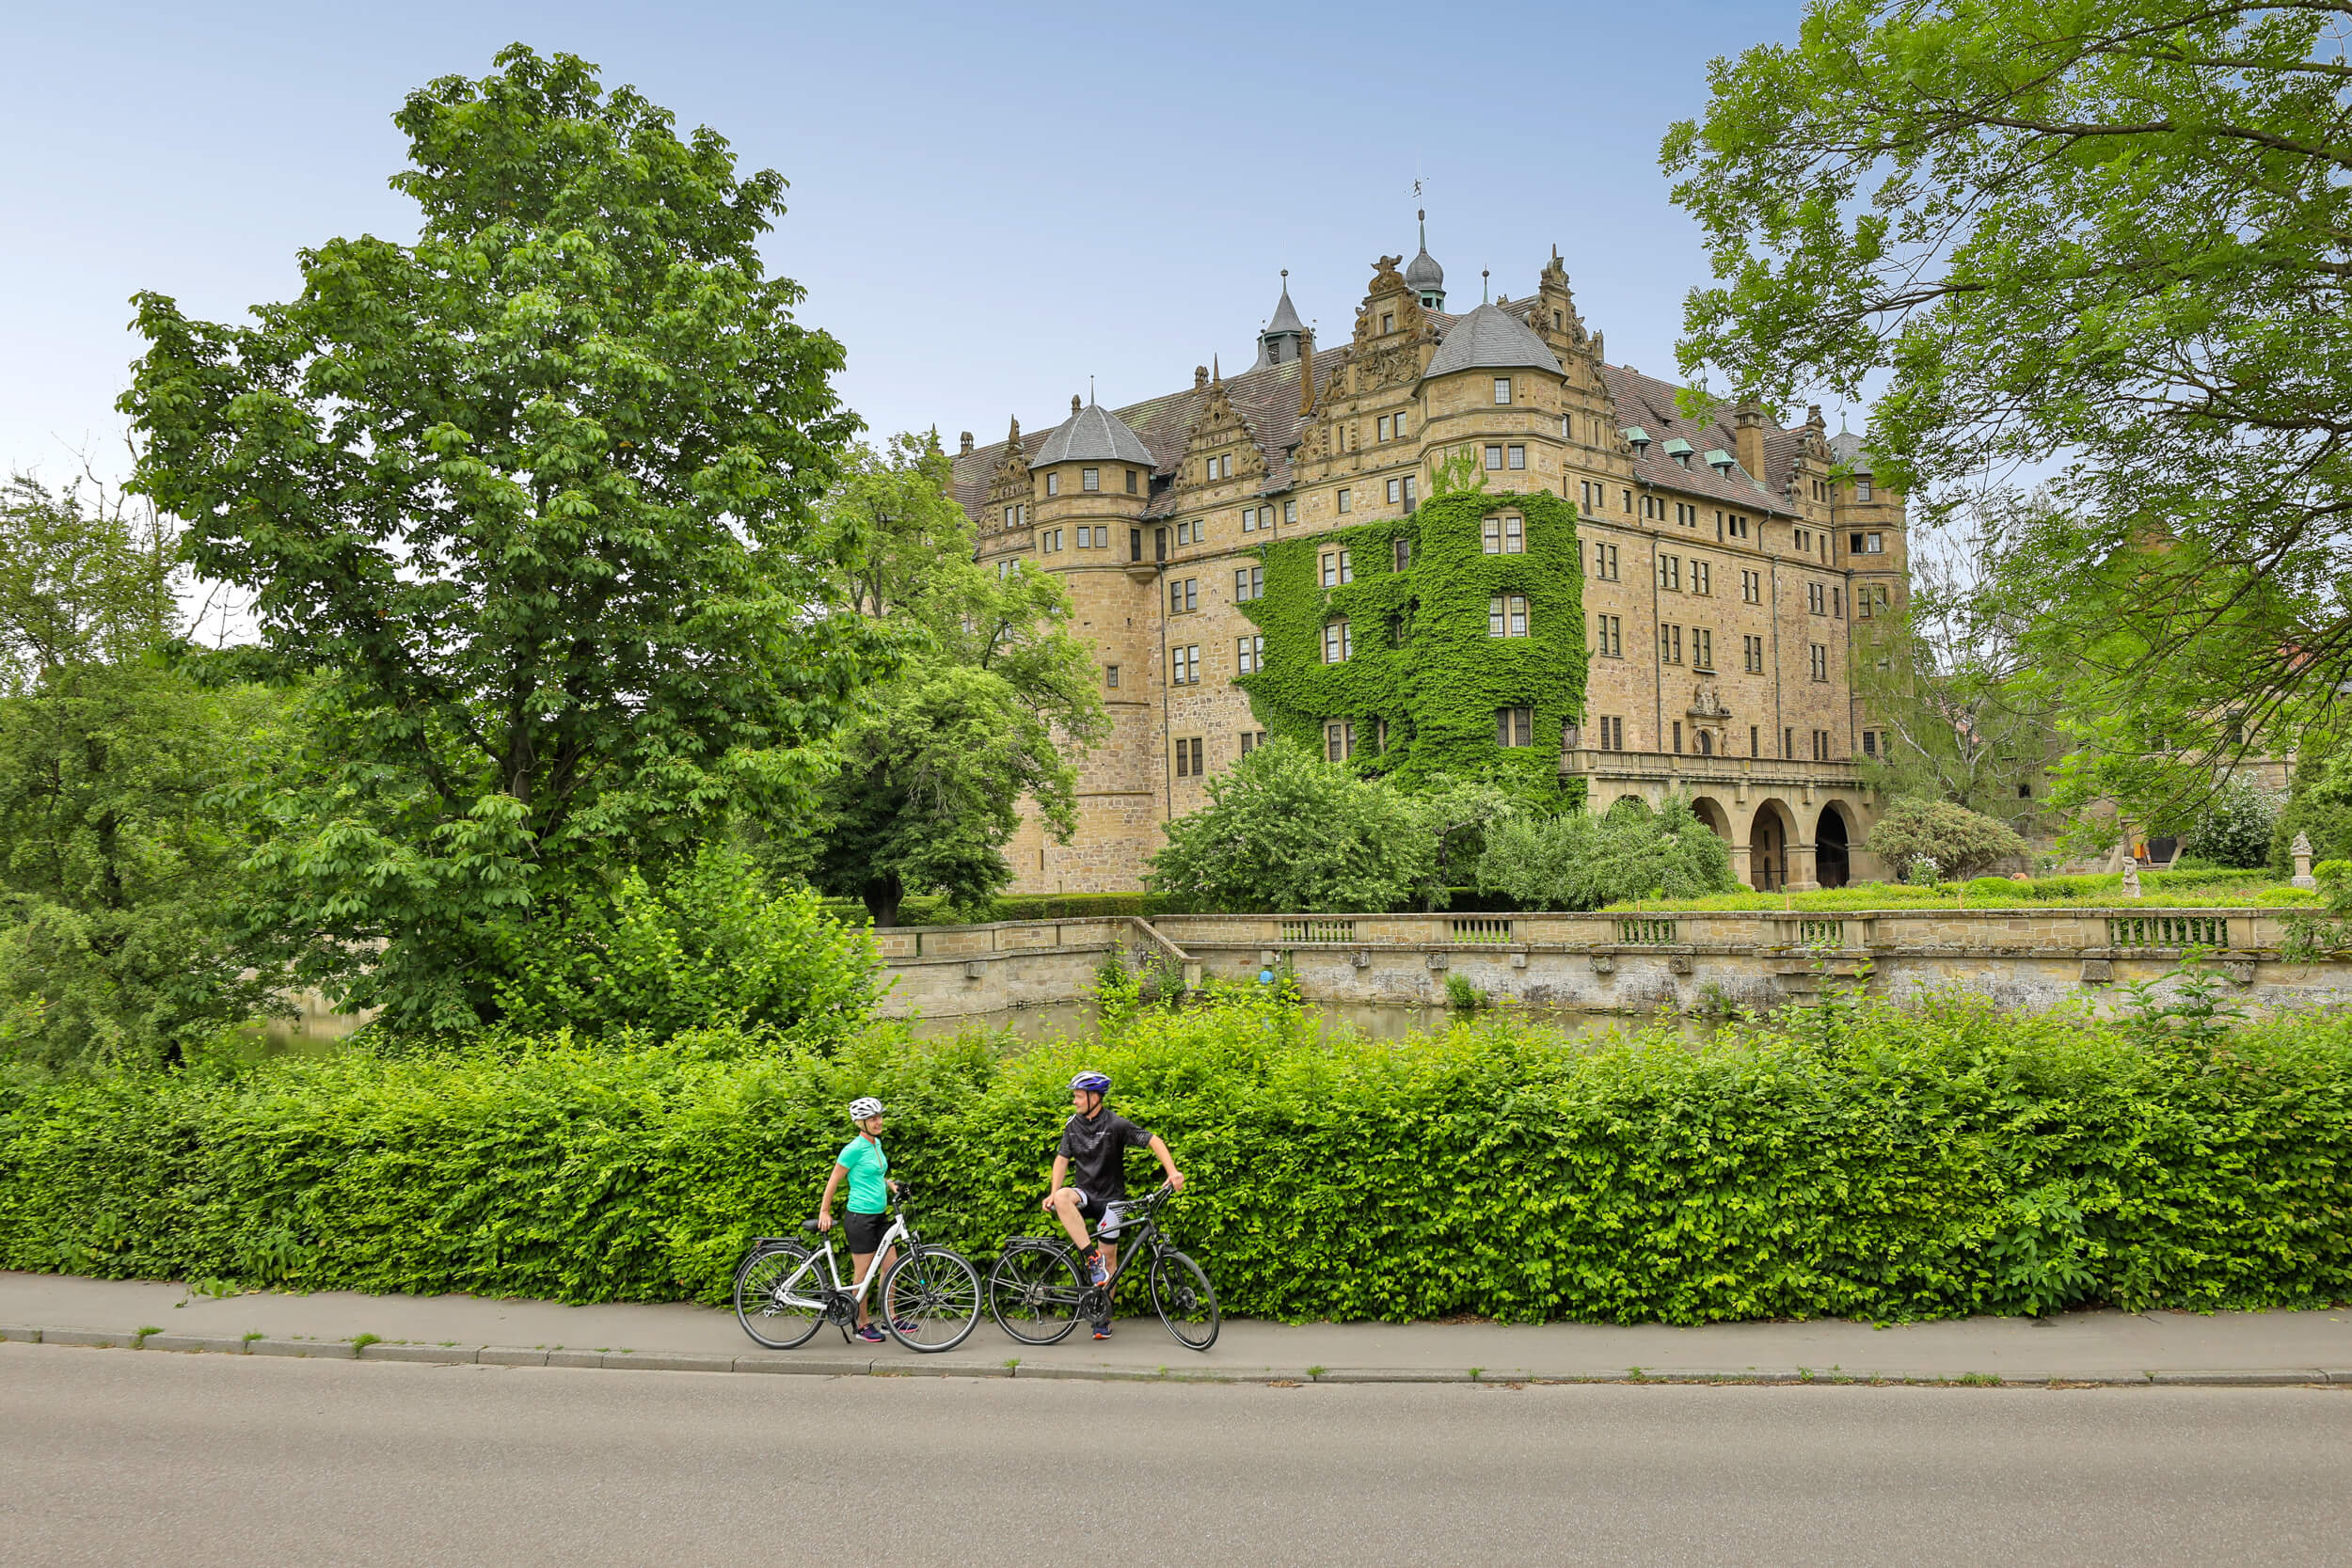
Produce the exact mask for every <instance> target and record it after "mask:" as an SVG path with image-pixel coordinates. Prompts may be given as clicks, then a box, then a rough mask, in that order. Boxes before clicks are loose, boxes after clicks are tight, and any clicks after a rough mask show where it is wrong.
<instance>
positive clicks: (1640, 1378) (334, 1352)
mask: <svg viewBox="0 0 2352 1568" xmlns="http://www.w3.org/2000/svg"><path fill="white" fill-rule="evenodd" d="M0 1342H6V1343H8V1344H20V1345H23V1344H35V1345H59V1346H69V1347H72V1348H74V1349H80V1350H148V1351H165V1352H172V1353H177V1354H183V1355H206V1354H210V1355H272V1356H285V1357H291V1358H294V1359H310V1360H320V1361H355V1360H357V1361H400V1362H408V1363H412V1364H422V1365H426V1366H441V1367H470V1366H484V1367H571V1368H596V1369H600V1370H607V1371H640V1372H759V1373H767V1374H769V1375H771V1376H772V1375H776V1374H779V1373H781V1374H784V1375H786V1376H792V1377H900V1378H940V1377H974V1378H1006V1379H1020V1378H1027V1379H1031V1380H1037V1381H1046V1382H1056V1381H1063V1382H1090V1383H1184V1384H1218V1385H1241V1384H1256V1385H1259V1386H1267V1385H1272V1386H1277V1387H1300V1386H1305V1385H1307V1384H1318V1385H1320V1384H1334V1385H1339V1386H1368V1385H1377V1384H1391V1385H1396V1384H1453V1385H1460V1384H1484V1385H1488V1386H1525V1385H1529V1384H1537V1385H1542V1386H1566V1385H1572V1384H1642V1385H1649V1384H1676V1385H1681V1386H1691V1385H1704V1386H1759V1387H1796V1386H1810V1387H1826V1386H1839V1387H1906V1388H1961V1387H1966V1388H2054V1387H2062V1388H2309V1387H2323V1388H2324V1387H2337V1388H2352V1367H2324V1368H2323V1367H2291V1368H2276V1369H2271V1370H2239V1371H2228V1370H2212V1371H2200V1370H2185V1371H2144V1372H2135V1373H2130V1374H2120V1373H2112V1372H2092V1373H2087V1374H2086V1373H2076V1372H2064V1371H2033V1372H2028V1373H2021V1374H2018V1375H2014V1376H2008V1377H2004V1376H2002V1375H2001V1374H1999V1373H1996V1372H1911V1373H1897V1372H1847V1371H1839V1370H1822V1369H1820V1368H1781V1367H1747V1368H1742V1369H1740V1370H1670V1369H1666V1368H1656V1367H1643V1368H1630V1367H1628V1368H1621V1369H1616V1370H1593V1371H1590V1372H1535V1371H1528V1370H1511V1369H1505V1368H1499V1367H1481V1368H1478V1369H1476V1370H1470V1369H1467V1368H1466V1369H1463V1370H1458V1371H1456V1370H1444V1369H1438V1368H1416V1367H1314V1368H1304V1369H1288V1370H1285V1369H1282V1368H1274V1367H1263V1368H1257V1369H1251V1370H1245V1369H1242V1368H1238V1367H1207V1366H1202V1367H1185V1366H1182V1365H1169V1366H1166V1367H1067V1366H1064V1367H1057V1366H1042V1365H1040V1366H1031V1365H1028V1364H1026V1363H1024V1362H1020V1361H1018V1360H1015V1361H1012V1362H1005V1361H971V1360H938V1359H933V1358H931V1357H928V1356H926V1357H923V1358H920V1359H915V1360H908V1361H898V1360H895V1359H894V1360H887V1361H884V1360H879V1359H874V1358H871V1357H867V1356H862V1355H855V1356H839V1355H810V1356H795V1355H788V1354H778V1353H775V1352H770V1353H768V1354H761V1355H716V1354H691V1353H678V1352H672V1353H667V1354H660V1353H654V1352H638V1351H627V1350H619V1351H613V1350H604V1351H597V1350H561V1349H559V1350H542V1349H530V1350H525V1349H520V1348H516V1347H513V1346H502V1345H482V1346H467V1345H409V1344H395V1343H392V1342H390V1341H389V1340H383V1339H375V1340H371V1341H369V1342H368V1343H367V1344H365V1345H360V1346H357V1347H355V1346H354V1345H353V1344H352V1342H351V1341H350V1340H348V1339H273V1338H267V1337H264V1336H255V1337H254V1338H250V1339H227V1338H205V1337H203V1336H199V1335H193V1334H149V1335H146V1336H144V1337H142V1336H140V1335H137V1334H124V1333H120V1332H111V1331H106V1330H101V1329H87V1328H33V1327H26V1326H21V1325H16V1324H0Z"/></svg>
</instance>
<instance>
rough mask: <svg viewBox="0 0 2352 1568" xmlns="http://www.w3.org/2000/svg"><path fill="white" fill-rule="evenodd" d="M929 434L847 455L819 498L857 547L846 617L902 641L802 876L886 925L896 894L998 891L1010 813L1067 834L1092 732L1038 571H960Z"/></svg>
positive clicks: (940, 464)
mask: <svg viewBox="0 0 2352 1568" xmlns="http://www.w3.org/2000/svg"><path fill="white" fill-rule="evenodd" d="M947 482H948V464H947V458H946V453H944V452H943V451H941V450H940V447H939V438H938V436H937V434H936V433H931V434H928V435H925V436H898V437H895V438H894V439H893V440H892V442H891V444H890V447H889V449H888V450H887V451H882V452H877V451H872V450H871V449H868V448H864V447H861V448H859V449H858V451H857V452H856V453H855V455H854V457H853V459H852V460H851V462H850V465H849V467H848V469H847V471H846V472H845V473H844V474H843V476H842V478H841V480H840V481H839V482H838V483H836V484H835V485H834V488H833V490H832V491H831V493H829V494H828V495H827V497H826V499H825V503H824V515H825V518H826V520H827V522H828V523H829V524H830V526H831V527H832V528H833V529H834V531H835V533H836V534H837V535H838V536H839V537H841V538H843V539H845V540H855V541H857V542H858V544H857V547H856V549H855V551H854V553H853V554H852V555H851V556H850V562H849V565H848V566H847V568H846V572H845V581H846V585H847V591H848V593H849V595H850V600H851V602H852V603H854V604H855V605H856V606H857V608H858V609H859V610H862V611H863V612H864V613H865V614H866V615H869V616H872V617H875V618H876V619H878V620H879V621H880V622H881V623H882V625H883V626H886V627H888V628H890V629H892V630H894V631H896V632H898V633H900V634H902V636H901V641H903V642H904V644H905V646H906V648H907V654H906V659H905V663H904V666H903V668H901V669H900V671H899V672H898V674H897V675H896V676H895V677H893V678H892V679H890V680H888V681H885V682H883V683H882V685H880V686H879V687H878V688H876V689H875V690H874V692H873V694H872V700H871V702H870V703H869V704H868V705H867V707H866V710H865V711H864V712H863V713H862V714H861V715H860V716H859V718H858V719H857V721H855V722H854V723H853V724H851V725H850V726H849V727H848V729H847V730H846V731H845V733H844V734H843V736H841V738H840V741H839V753H840V757H841V762H840V766H839V767H838V768H837V769H836V770H835V771H834V773H833V775H832V776H831V778H830V779H829V780H828V781H827V783H826V784H825V788H824V793H823V801H822V810H821V812H820V813H819V814H818V817H817V819H816V820H817V824H818V826H817V828H816V832H815V839H816V842H815V845H814V852H813V875H814V876H815V878H816V879H817V881H818V885H819V886H821V887H823V888H825V889H827V890H828V891H830V892H834V893H837V894H840V895H844V896H848V897H855V898H861V899H863V900H865V902H866V909H867V911H869V912H870V913H871V914H872V915H873V917H874V920H875V922H876V923H877V924H878V925H882V926H890V925H895V924H897V922H898V902H899V900H900V899H901V898H903V897H904V896H905V895H907V894H908V893H910V892H914V893H932V894H939V895H945V896H946V897H947V898H949V899H950V900H951V901H953V902H954V903H955V904H957V905H958V906H959V907H961V908H963V909H966V910H971V911H981V910H985V909H986V907H987V904H988V900H989V896H990V895H992V894H993V893H994V892H995V891H996V890H997V889H998V888H1001V887H1003V886H1004V885H1005V884H1006V883H1007V882H1009V881H1010V880H1011V879H1012V868H1011V866H1010V865H1009V864H1008V863H1006V861H1005V857H1004V846H1005V843H1006V841H1007V840H1008V839H1009V838H1011V836H1012V835H1013V833H1014V832H1015V831H1016V830H1017V829H1018V827H1019V826H1020V817H1021V805H1022V801H1023V800H1024V799H1026V800H1028V801H1030V802H1031V804H1032V806H1033V808H1034V809H1035V810H1036V812H1037V814H1038V816H1039V818H1040V819H1041V822H1042V824H1043V825H1044V828H1045V831H1046V832H1050V833H1052V834H1053V835H1055V836H1056V837H1057V838H1059V839H1061V840H1063V841H1064V842H1067V841H1068V839H1069V837H1070V835H1071V833H1072V832H1073V831H1074V830H1075V827H1076V812H1077V777H1078V774H1077V766H1078V765H1077V759H1078V758H1079V757H1080V756H1082V755H1083V754H1084V752H1086V750H1087V749H1088V748H1089V747H1090V746H1092V745H1093V744H1094V743H1095V742H1096V741H1098V740H1100V739H1101V738H1102V737H1103V736H1104V734H1105V733H1107V731H1108V728H1109V720H1108V718H1107V717H1106V716H1105V714H1104V710H1103V701H1102V698H1101V696H1100V695H1099V694H1098V693H1097V692H1096V690H1095V684H1096V675H1095V673H1094V657H1093V655H1092V654H1091V653H1090V652H1089V651H1088V648H1087V646H1086V644H1085V643H1084V642H1082V641H1079V640H1078V638H1077V637H1076V636H1075V635H1074V634H1073V632H1072V630H1071V626H1070V618H1071V608H1070V595H1069V594H1068V593H1067V591H1065V590H1064V588H1063V587H1062V585H1061V583H1060V581H1059V580H1058V579H1057V578H1055V577H1054V576H1053V575H1052V574H1050V573H1046V572H1039V571H1035V570H1032V569H1030V568H1029V567H1028V566H1026V565H1025V564H1023V565H1016V566H1015V567H1014V568H1013V569H1012V570H1011V571H1009V572H1006V573H1001V574H1000V573H997V572H994V571H990V570H983V569H982V568H981V567H980V566H979V565H978V564H977V563H976V562H974V561H973V559H972V554H973V538H974V535H973V530H972V524H971V520H970V519H969V518H968V517H966V516H965V515H964V512H963V508H962V507H961V505H960V504H959V503H958V502H957V501H956V499H955V498H954V496H953V495H951V494H950V493H949V491H948V488H947Z"/></svg>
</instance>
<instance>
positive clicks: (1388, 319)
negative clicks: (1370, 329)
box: [1380, 310, 1396, 332]
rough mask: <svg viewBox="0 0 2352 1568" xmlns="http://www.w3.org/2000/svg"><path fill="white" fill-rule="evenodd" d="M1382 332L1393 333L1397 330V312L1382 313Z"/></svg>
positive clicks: (1384, 311)
mask: <svg viewBox="0 0 2352 1568" xmlns="http://www.w3.org/2000/svg"><path fill="white" fill-rule="evenodd" d="M1380 330H1381V331H1383V332H1393V331H1395V330H1396V312H1395V311H1393V310H1383V311H1381V312H1380Z"/></svg>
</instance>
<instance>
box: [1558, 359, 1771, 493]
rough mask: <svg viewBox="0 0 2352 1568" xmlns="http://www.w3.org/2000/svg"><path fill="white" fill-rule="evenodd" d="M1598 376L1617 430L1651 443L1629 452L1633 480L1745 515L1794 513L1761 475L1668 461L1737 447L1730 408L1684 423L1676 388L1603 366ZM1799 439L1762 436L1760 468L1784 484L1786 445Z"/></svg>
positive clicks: (1724, 406)
mask: <svg viewBox="0 0 2352 1568" xmlns="http://www.w3.org/2000/svg"><path fill="white" fill-rule="evenodd" d="M1600 374H1601V379H1602V380H1603V381H1604V382H1606V383H1607V384H1608V387H1609V396H1610V399H1611V401H1612V402H1613V403H1615V404H1616V405H1617V420H1618V422H1619V423H1620V425H1622V426H1625V427H1635V426H1638V427H1640V428H1643V429H1645V430H1647V431H1649V432H1650V433H1651V434H1652V435H1653V436H1656V437H1657V439H1656V440H1655V441H1654V442H1653V443H1652V444H1651V445H1650V446H1648V447H1647V448H1643V447H1639V446H1637V447H1635V448H1634V451H1633V473H1634V477H1635V478H1637V479H1641V480H1644V481H1645V482H1647V483H1651V484H1655V485H1657V486H1658V487H1659V488H1660V489H1661V490H1679V491H1681V492H1682V493H1683V494H1684V495H1686V496H1705V497H1707V498H1708V499H1711V500H1718V501H1721V502H1723V503H1724V505H1726V506H1738V507H1741V508H1744V509H1746V510H1748V511H1751V512H1776V513H1779V514H1782V515H1789V514H1791V513H1793V512H1794V510H1795V508H1794V507H1793V506H1792V505H1791V504H1790V502H1789V500H1788V492H1787V491H1786V489H1785V488H1782V487H1780V486H1777V485H1771V484H1768V483H1765V476H1764V475H1761V474H1751V473H1749V472H1748V471H1747V470H1746V469H1745V468H1743V467H1740V466H1739V465H1738V464H1737V463H1734V464H1733V465H1732V466H1731V467H1728V468H1725V469H1720V470H1719V469H1716V468H1712V467H1708V465H1707V464H1705V463H1699V462H1694V463H1692V465H1691V466H1690V467H1687V468H1686V467H1683V466H1682V465H1681V464H1679V463H1677V462H1676V461H1675V460H1674V458H1673V457H1671V456H1670V455H1668V450H1669V449H1672V448H1677V447H1679V448H1680V449H1681V450H1682V451H1685V452H1690V453H1693V454H1695V453H1697V452H1702V451H1715V450H1721V451H1724V452H1735V451H1739V450H1740V442H1739V439H1738V437H1737V436H1734V435H1733V433H1732V428H1731V407H1730V404H1716V405H1715V406H1714V407H1712V408H1709V409H1708V411H1707V412H1706V414H1704V415H1703V416H1701V417H1700V418H1698V419H1695V420H1691V419H1685V418H1683V416H1682V410H1681V406H1680V404H1678V403H1677V397H1678V395H1679V393H1680V391H1681V388H1678V387H1677V386H1675V385H1674V384H1673V383H1672V382H1667V381H1661V380H1659V379H1658V378H1657V377H1656V376H1650V375H1643V374H1641V373H1640V372H1635V371H1629V370H1627V369H1626V368H1625V367H1624V366H1622V365H1603V366H1601V368H1600ZM1803 437H1804V432H1803V431H1797V432H1794V433H1787V432H1774V431H1772V430H1770V429H1768V430H1766V432H1765V433H1764V452H1765V466H1766V467H1772V468H1774V469H1775V477H1778V478H1781V479H1784V480H1785V479H1786V477H1787V464H1788V460H1789V459H1790V457H1792V456H1793V453H1794V451H1795V448H1794V446H1793V445H1788V444H1786V443H1788V442H1801V441H1802V440H1803ZM1776 460H1777V461H1776Z"/></svg>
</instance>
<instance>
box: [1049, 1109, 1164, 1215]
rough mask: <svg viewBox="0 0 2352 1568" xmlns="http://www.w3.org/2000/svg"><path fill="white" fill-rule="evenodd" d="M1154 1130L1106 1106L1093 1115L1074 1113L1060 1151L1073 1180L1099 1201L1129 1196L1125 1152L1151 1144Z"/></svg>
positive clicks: (1079, 1187)
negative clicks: (1084, 1115)
mask: <svg viewBox="0 0 2352 1568" xmlns="http://www.w3.org/2000/svg"><path fill="white" fill-rule="evenodd" d="M1151 1142H1152V1134H1151V1133H1149V1132H1145V1131H1144V1130H1143V1129H1142V1128H1140V1127H1137V1126H1136V1124H1135V1123H1134V1122H1132V1121H1129V1120H1128V1119H1127V1118H1126V1117H1122V1116H1120V1115H1119V1114H1118V1113H1117V1112H1115V1111H1112V1110H1110V1109H1109V1108H1107V1107H1105V1108H1104V1109H1102V1110H1098V1111H1097V1112H1095V1114H1094V1116H1093V1117H1092V1119H1090V1120H1089V1118H1088V1117H1071V1118H1070V1125H1069V1126H1067V1127H1065V1128H1063V1129H1062V1130H1061V1148H1059V1149H1058V1150H1057V1152H1058V1153H1059V1154H1060V1155H1061V1157H1062V1158H1063V1159H1065V1160H1067V1161H1069V1162H1070V1184H1071V1185H1072V1186H1073V1187H1075V1188H1077V1189H1078V1190H1079V1191H1081V1192H1083V1193H1085V1194H1086V1195H1087V1196H1089V1197H1091V1198H1093V1199H1095V1200H1096V1201H1097V1202H1104V1203H1108V1202H1116V1201H1118V1200H1119V1199H1120V1198H1122V1197H1125V1196H1127V1167H1126V1159H1125V1156H1126V1152H1127V1150H1128V1149H1130V1148H1147V1147H1149V1146H1150V1144H1151Z"/></svg>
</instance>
